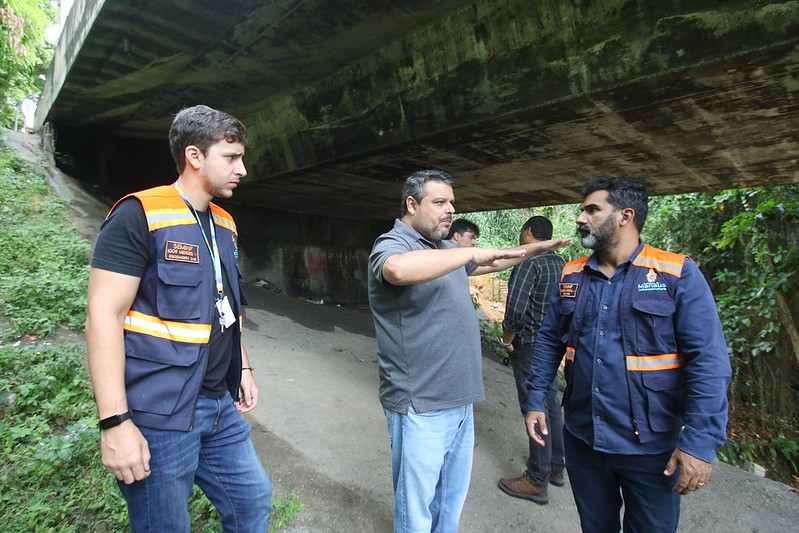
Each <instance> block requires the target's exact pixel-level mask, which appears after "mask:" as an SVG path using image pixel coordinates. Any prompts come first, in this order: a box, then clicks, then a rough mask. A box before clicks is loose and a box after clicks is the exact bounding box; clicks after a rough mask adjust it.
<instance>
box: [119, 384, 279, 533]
mask: <svg viewBox="0 0 799 533" xmlns="http://www.w3.org/2000/svg"><path fill="white" fill-rule="evenodd" d="M139 429H140V430H141V432H142V434H143V435H144V438H146V439H147V443H148V445H149V447H150V454H151V455H152V458H151V459H150V471H151V474H150V476H149V477H147V478H146V479H144V480H142V481H136V482H134V483H132V484H130V485H126V484H125V483H122V482H119V483H118V484H119V488H120V490H121V491H122V495H123V496H124V497H125V500H126V501H127V503H128V517H129V519H130V529H131V532H132V533H139V532H164V533H181V532H186V533H188V532H189V531H190V529H191V528H190V522H189V513H188V508H187V507H188V506H187V503H188V501H189V496H191V491H192V487H193V485H194V484H195V483H196V484H197V485H198V486H199V487H200V488H201V489H202V491H203V492H204V493H205V495H206V496H207V497H208V499H209V500H210V501H211V503H212V504H214V507H216V509H217V510H218V511H219V513H220V514H221V515H222V526H223V528H224V531H225V532H226V533H232V532H239V533H256V532H257V533H266V530H267V527H268V518H269V512H270V511H271V508H272V483H271V481H270V480H269V477H268V476H267V475H266V472H265V471H264V469H263V467H262V466H261V462H260V460H259V459H258V455H257V454H256V453H255V447H254V446H253V444H252V441H251V440H250V430H251V429H252V427H251V426H250V424H249V423H248V422H247V421H246V420H245V419H244V417H243V416H242V415H241V413H239V412H238V410H237V409H236V406H235V405H234V403H233V399H232V398H231V397H230V394H225V396H223V397H222V398H220V399H218V400H216V399H213V398H209V397H207V396H202V395H200V397H199V398H198V399H197V406H196V410H195V414H194V425H193V426H192V428H191V429H190V430H189V431H162V430H156V429H150V428H144V427H141V428H139Z"/></svg>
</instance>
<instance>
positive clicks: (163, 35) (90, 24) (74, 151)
mask: <svg viewBox="0 0 799 533" xmlns="http://www.w3.org/2000/svg"><path fill="white" fill-rule="evenodd" d="M67 25H68V28H69V31H68V32H66V33H65V34H64V35H65V36H64V37H63V38H62V40H61V42H59V45H58V49H57V53H56V60H55V61H54V63H53V68H52V69H51V72H50V75H49V77H48V80H47V86H46V89H45V92H44V95H43V98H42V100H41V101H40V106H39V109H40V111H39V115H38V117H37V118H38V120H39V123H43V122H45V121H46V122H49V123H50V124H51V126H52V128H53V129H54V130H55V131H56V133H57V134H56V149H57V150H59V151H62V152H65V153H69V154H70V155H71V156H72V157H73V159H74V161H75V166H76V167H78V168H79V169H80V170H81V171H82V177H83V178H84V179H87V180H89V181H93V182H95V183H102V184H103V185H106V186H114V185H117V186H118V188H119V189H128V190H129V189H132V188H140V187H141V185H148V184H150V183H151V182H153V181H159V180H161V178H162V177H163V176H165V175H170V174H171V173H172V172H173V171H172V169H171V163H170V162H169V161H168V159H167V158H166V157H162V154H163V151H162V150H161V149H160V148H159V145H158V144H157V143H158V142H163V139H164V138H165V136H166V131H167V128H168V126H169V123H170V120H171V117H172V115H173V114H174V113H175V112H176V111H177V110H179V109H180V108H181V107H183V106H185V105H191V104H195V103H200V102H202V103H206V104H209V105H212V106H216V107H220V108H223V109H225V110H228V111H230V112H232V113H233V114H235V115H237V116H240V117H241V118H242V119H243V120H244V121H245V122H246V124H247V126H248V127H249V130H250V132H251V136H252V138H251V141H252V142H251V143H250V146H249V150H248V154H247V158H246V162H247V164H248V166H249V169H250V175H249V178H248V180H247V181H245V182H243V183H242V185H241V187H240V188H239V190H238V191H237V194H236V197H235V200H234V201H235V203H236V204H241V205H247V206H250V207H253V208H256V209H261V210H268V211H276V212H290V213H297V214H300V215H302V216H305V215H313V216H321V217H327V218H331V219H339V220H355V221H359V222H365V223H375V222H380V223H385V222H387V221H390V219H391V218H393V216H394V215H395V212H396V205H397V203H398V195H399V192H400V187H401V182H402V180H403V179H404V177H405V176H406V175H407V174H408V173H409V172H410V171H412V170H415V169H418V168H420V167H429V166H435V167H442V168H444V169H446V170H448V171H450V172H451V173H452V174H453V176H455V178H456V180H457V182H458V188H457V196H458V208H459V209H460V210H461V211H463V212H469V211H474V210H485V209H503V208H511V207H529V206H533V205H549V204H557V203H567V202H573V201H576V200H577V192H578V190H579V187H580V184H581V183H582V182H583V181H585V180H586V179H588V178H591V177H595V176H597V175H608V174H625V175H629V176H632V177H639V178H642V179H644V180H646V181H647V182H648V183H649V184H650V186H651V188H652V190H653V192H654V193H656V194H667V193H677V192H686V191H698V190H702V191H712V190H718V189H723V188H729V187H739V186H748V185H774V184H778V183H788V182H796V181H798V180H799V170H797V168H799V166H797V161H799V148H797V146H799V142H797V141H799V128H797V126H799V119H797V116H799V104H798V103H797V98H796V94H797V89H799V74H798V72H799V67H798V66H797V65H799V61H798V60H799V1H758V2H753V1H751V0H730V1H725V2H718V1H713V0H682V1H681V0H670V1H667V2H649V1H646V0H602V1H590V2H588V1H563V0H540V1H536V2H531V1H529V0H503V1H500V0H475V1H465V0H440V1H436V2H429V1H421V0H412V1H404V2H391V1H388V0H378V1H375V0H369V1H367V0H304V1H295V0H276V1H273V2H268V3H264V2H260V1H257V0H235V1H230V2H217V1H215V0H202V1H194V2H183V1H174V2H162V1H160V0H138V1H136V2H130V1H128V0H79V1H77V2H76V3H75V6H74V8H73V12H72V13H71V15H70V18H69V19H68V21H67ZM145 141H149V142H145ZM131 154H137V155H131ZM151 154H152V157H151ZM131 161H135V162H136V164H134V165H131V164H130V162H131ZM141 165H144V166H145V169H146V170H147V172H144V171H143V170H145V169H142V168H141ZM159 169H160V170H159Z"/></svg>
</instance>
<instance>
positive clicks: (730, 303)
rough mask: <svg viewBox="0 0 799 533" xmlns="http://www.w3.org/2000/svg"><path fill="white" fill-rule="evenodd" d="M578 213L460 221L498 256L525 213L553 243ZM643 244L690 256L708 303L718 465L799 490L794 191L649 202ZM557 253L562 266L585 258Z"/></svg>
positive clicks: (570, 230)
mask: <svg viewBox="0 0 799 533" xmlns="http://www.w3.org/2000/svg"><path fill="white" fill-rule="evenodd" d="M577 214H578V206H576V205H566V206H555V207H546V208H531V209H519V210H509V211H496V212H482V213H469V214H467V215H465V216H466V218H468V219H470V220H472V221H473V222H475V223H476V224H477V225H478V226H479V227H480V238H479V239H478V243H477V244H478V246H491V247H500V248H501V247H506V246H514V245H516V244H518V235H519V228H520V227H521V226H522V224H523V223H524V221H526V220H527V218H528V217H530V216H533V215H544V216H547V217H549V218H550V220H552V222H553V225H554V227H555V236H556V237H569V236H574V235H575V222H574V221H575V218H576V216H577ZM642 237H643V238H644V239H645V240H646V241H647V242H649V243H650V244H652V245H654V246H658V247H660V248H664V249H667V250H672V251H676V252H680V253H686V254H688V255H690V256H691V257H692V258H693V259H694V261H696V263H697V264H698V265H699V266H700V268H701V270H702V272H703V273H704V274H705V277H706V279H707V280H708V283H709V284H710V286H711V289H712V290H713V293H714V295H715V297H716V302H717V304H718V309H719V314H720V316H721V321H722V325H723V327H724V333H725V336H726V339H727V345H728V347H729V351H730V358H731V363H732V368H733V379H732V382H731V384H730V391H729V398H730V423H729V426H728V437H729V440H728V443H727V445H726V446H724V447H723V448H722V450H721V451H720V452H719V457H720V458H721V459H722V460H724V461H726V462H728V463H731V464H735V465H741V464H743V462H744V461H751V462H755V463H758V464H760V465H763V466H765V467H766V469H767V471H768V472H769V474H768V475H769V477H773V478H775V479H778V480H780V481H782V482H784V483H788V484H793V485H795V486H799V469H798V468H797V466H798V465H799V431H798V430H797V428H799V332H798V331H797V323H798V322H799V321H798V320H797V314H799V297H797V292H798V291H797V285H799V279H797V275H798V273H797V270H798V269H797V265H799V186H797V185H786V186H779V187H773V188H764V187H757V188H751V189H735V190H727V191H721V192H718V193H715V194H684V195H677V196H666V197H656V198H653V199H652V200H651V201H650V207H649V217H648V219H647V223H646V227H645V228H644V232H643V235H642ZM558 253H560V254H561V255H563V257H564V258H565V259H567V260H571V259H575V258H577V257H580V256H582V255H584V254H585V253H586V250H584V249H582V248H581V247H580V246H579V244H576V245H574V246H571V247H568V248H566V249H564V250H560V251H559V252H558ZM503 276H504V279H507V277H508V276H509V273H508V272H507V271H506V272H505V273H504V274H503ZM483 331H484V336H485V337H487V338H489V339H490V336H494V337H495V336H496V332H495V331H493V330H491V328H490V327H486V326H483Z"/></svg>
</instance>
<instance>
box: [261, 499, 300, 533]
mask: <svg viewBox="0 0 799 533" xmlns="http://www.w3.org/2000/svg"><path fill="white" fill-rule="evenodd" d="M304 508H305V506H304V505H303V504H302V502H301V501H300V497H299V496H298V495H297V492H296V491H294V490H292V491H291V493H290V494H289V495H288V497H286V498H274V499H273V500H272V516H271V518H270V519H269V522H270V526H269V529H270V530H277V529H283V528H284V527H286V526H287V525H288V524H289V522H290V521H291V518H292V517H293V516H294V513H300V512H302V510H303V509H304Z"/></svg>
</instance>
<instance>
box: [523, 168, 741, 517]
mask: <svg viewBox="0 0 799 533" xmlns="http://www.w3.org/2000/svg"><path fill="white" fill-rule="evenodd" d="M582 194H583V197H584V200H583V204H582V213H581V214H580V216H579V217H578V218H577V225H578V229H579V233H580V237H581V243H582V245H583V246H584V247H586V248H589V249H591V250H593V251H594V253H593V254H592V255H590V256H586V257H583V258H582V259H578V260H576V261H572V262H570V263H567V264H566V266H565V267H564V268H563V272H562V275H561V279H560V283H559V285H558V288H557V290H556V291H555V292H554V293H553V296H552V303H551V305H550V308H549V311H548V313H547V316H546V318H545V319H544V323H543V324H542V326H541V329H540V330H539V332H538V338H537V339H536V345H535V353H534V356H533V373H532V376H531V377H530V379H528V381H527V388H528V397H527V408H526V411H527V413H526V415H525V419H526V425H527V432H528V434H529V435H530V438H532V439H533V440H535V441H536V442H538V443H539V444H540V445H543V444H544V441H543V439H542V438H541V435H540V434H539V431H540V433H541V434H544V435H545V434H547V432H548V428H547V423H546V415H545V411H546V407H545V397H546V394H547V390H548V387H549V384H550V383H551V382H552V378H553V377H554V376H555V372H556V371H557V368H558V366H559V365H560V362H561V360H562V359H563V358H564V356H565V359H566V361H565V368H564V371H565V377H566V390H565V391H564V394H563V407H564V413H565V422H564V444H565V449H566V468H567V470H568V473H569V478H570V480H571V487H572V492H573V493H574V499H575V502H576V504H577V510H578V511H579V513H580V522H581V525H582V528H583V531H588V532H603V533H604V532H609V531H619V528H620V527H621V524H620V517H619V514H620V509H621V507H622V503H623V504H624V530H625V531H675V530H676V529H677V524H678V522H679V514H680V495H686V494H690V493H692V492H694V491H696V490H699V489H700V488H702V487H703V486H705V485H706V484H707V483H708V482H709V481H710V474H711V463H712V462H713V460H714V458H715V455H716V451H717V450H718V448H719V447H720V446H721V445H722V444H724V441H725V440H726V431H725V427H726V424H727V385H728V384H729V380H730V375H731V372H730V361H729V356H728V354H727V346H726V343H725V341H724V335H723V333H722V329H721V323H720V321H719V316H718V312H717V311H716V306H715V303H714V300H713V295H712V294H711V292H710V289H709V287H708V285H707V283H706V282H705V279H704V278H703V276H702V273H701V272H700V271H699V269H698V268H697V266H696V265H695V264H694V262H693V261H692V260H691V259H690V258H689V257H687V256H684V255H679V254H675V253H671V252H666V251H663V250H658V249H656V248H652V247H650V246H648V245H645V244H644V243H643V241H641V240H640V238H639V236H640V232H641V230H642V229H643V227H644V222H645V220H646V215H647V204H648V194H647V190H646V186H645V185H644V184H643V183H641V182H639V181H635V180H630V179H626V178H600V179H597V180H595V181H592V182H590V183H588V184H586V185H585V186H584V187H583V190H582Z"/></svg>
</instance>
